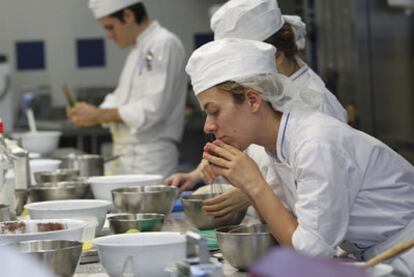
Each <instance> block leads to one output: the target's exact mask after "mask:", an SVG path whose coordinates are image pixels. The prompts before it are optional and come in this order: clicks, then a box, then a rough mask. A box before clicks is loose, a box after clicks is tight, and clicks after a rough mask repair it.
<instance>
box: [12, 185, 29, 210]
mask: <svg viewBox="0 0 414 277" xmlns="http://www.w3.org/2000/svg"><path fill="white" fill-rule="evenodd" d="M14 196H15V198H16V202H15V204H14V212H15V213H16V215H20V214H21V213H22V212H23V209H24V205H26V202H27V198H29V191H28V190H27V189H16V190H15V191H14Z"/></svg>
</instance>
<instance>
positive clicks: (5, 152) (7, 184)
mask: <svg viewBox="0 0 414 277" xmlns="http://www.w3.org/2000/svg"><path fill="white" fill-rule="evenodd" d="M3 134H4V125H3V121H2V120H1V119H0V204H5V205H8V206H9V207H10V212H11V214H12V215H14V213H13V211H14V207H15V203H16V196H15V193H14V178H13V176H14V174H13V158H12V157H13V156H12V154H11V152H10V151H9V149H8V148H7V145H6V141H5V139H4V136H3Z"/></svg>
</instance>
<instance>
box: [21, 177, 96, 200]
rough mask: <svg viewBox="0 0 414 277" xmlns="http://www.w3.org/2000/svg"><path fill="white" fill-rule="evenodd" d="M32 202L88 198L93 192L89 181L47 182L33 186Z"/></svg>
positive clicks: (31, 189)
mask: <svg viewBox="0 0 414 277" xmlns="http://www.w3.org/2000/svg"><path fill="white" fill-rule="evenodd" d="M29 193H30V199H31V200H32V202H39V201H50V200H65V199H87V198H91V195H92V192H91V188H90V185H89V184H88V183H82V182H59V183H45V184H38V185H36V186H32V187H31V188H30V190H29Z"/></svg>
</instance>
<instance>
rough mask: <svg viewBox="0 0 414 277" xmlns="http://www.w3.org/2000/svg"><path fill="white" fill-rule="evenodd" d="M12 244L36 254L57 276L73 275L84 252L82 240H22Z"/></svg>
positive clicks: (27, 252)
mask: <svg viewBox="0 0 414 277" xmlns="http://www.w3.org/2000/svg"><path fill="white" fill-rule="evenodd" d="M11 246H15V247H17V249H18V250H19V251H20V252H22V253H24V254H27V255H33V256H35V257H36V258H38V259H39V260H40V261H41V262H42V263H43V264H45V265H46V266H47V267H48V268H49V269H50V270H52V271H53V273H54V274H55V275H56V276H73V274H75V270H76V267H77V265H78V263H79V259H80V256H81V253H82V243H81V242H78V241H68V240H32V241H22V242H18V243H16V244H14V245H13V244H12V245H11ZM28 275H30V272H28Z"/></svg>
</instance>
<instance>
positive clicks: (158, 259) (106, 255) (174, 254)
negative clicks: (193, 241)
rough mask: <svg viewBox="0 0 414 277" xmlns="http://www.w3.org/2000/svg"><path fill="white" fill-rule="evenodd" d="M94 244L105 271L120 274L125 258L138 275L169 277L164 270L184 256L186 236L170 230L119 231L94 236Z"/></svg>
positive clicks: (115, 274) (114, 274)
mask: <svg viewBox="0 0 414 277" xmlns="http://www.w3.org/2000/svg"><path fill="white" fill-rule="evenodd" d="M93 244H94V245H95V247H96V248H97V250H98V255H99V260H100V262H101V263H102V265H103V267H104V268H105V270H106V272H107V273H108V274H109V275H110V276H112V277H115V276H121V273H122V268H123V266H124V263H125V262H126V260H127V258H128V257H129V256H130V257H131V259H132V261H131V262H132V263H131V265H132V266H133V271H134V274H136V275H137V276H169V273H168V272H167V271H166V270H165V269H166V268H167V267H168V266H170V265H171V264H172V263H175V262H177V261H182V260H184V259H185V255H186V238H185V235H182V234H180V233H173V232H149V233H139V234H122V235H113V236H107V237H101V238H97V239H95V240H94V241H93Z"/></svg>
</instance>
